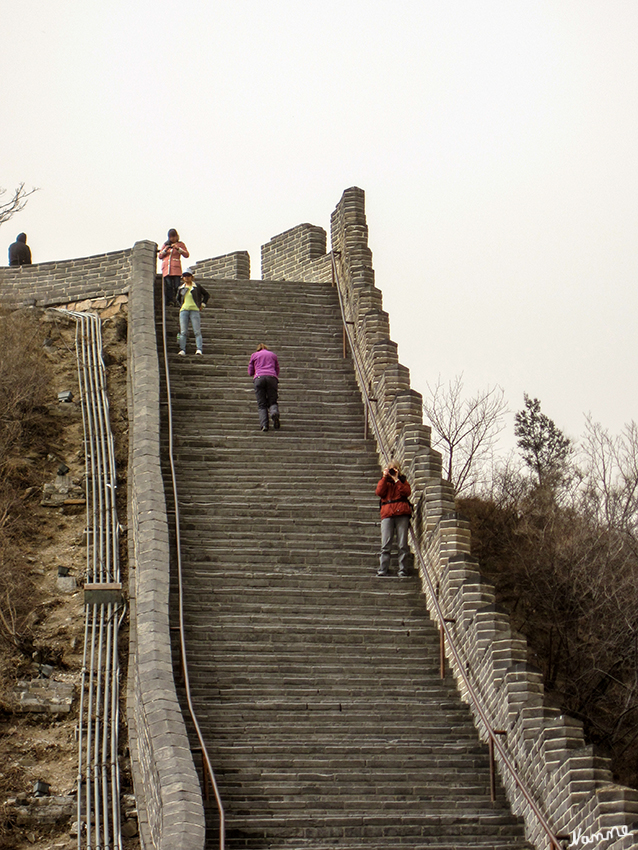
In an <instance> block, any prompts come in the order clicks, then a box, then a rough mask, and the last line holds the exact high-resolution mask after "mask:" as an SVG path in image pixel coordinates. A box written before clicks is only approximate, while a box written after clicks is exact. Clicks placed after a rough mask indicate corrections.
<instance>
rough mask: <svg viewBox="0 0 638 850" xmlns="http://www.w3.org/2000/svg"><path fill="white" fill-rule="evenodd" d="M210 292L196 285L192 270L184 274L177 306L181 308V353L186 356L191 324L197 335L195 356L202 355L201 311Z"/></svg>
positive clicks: (178, 291) (199, 284)
mask: <svg viewBox="0 0 638 850" xmlns="http://www.w3.org/2000/svg"><path fill="white" fill-rule="evenodd" d="M209 297H210V296H209V294H208V292H207V291H206V290H205V289H204V287H203V286H202V285H201V283H195V280H194V278H193V273H192V271H191V270H190V269H186V271H185V272H184V273H183V274H182V285H181V286H180V288H179V289H178V290H177V306H178V307H179V330H180V334H179V353H180V355H181V356H182V357H184V356H185V355H186V336H187V334H188V325H189V322H190V324H191V326H192V328H193V333H194V334H195V346H196V347H197V350H196V352H195V354H199V355H200V356H201V353H202V345H203V340H202V320H201V315H200V310H203V309H204V307H205V306H206V304H207V302H208V299H209Z"/></svg>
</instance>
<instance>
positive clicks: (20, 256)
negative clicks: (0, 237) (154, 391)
mask: <svg viewBox="0 0 638 850" xmlns="http://www.w3.org/2000/svg"><path fill="white" fill-rule="evenodd" d="M9 265H10V266H30V265H31V248H29V246H28V245H27V234H26V233H18V235H17V236H16V241H15V242H14V243H13V244H12V245H9Z"/></svg>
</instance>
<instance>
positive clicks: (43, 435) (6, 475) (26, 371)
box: [0, 311, 59, 656]
mask: <svg viewBox="0 0 638 850" xmlns="http://www.w3.org/2000/svg"><path fill="white" fill-rule="evenodd" d="M44 340H45V332H44V330H43V329H42V326H41V325H40V323H39V322H38V321H37V319H36V318H35V316H33V315H31V314H29V313H23V312H20V311H18V312H14V313H6V312H3V313H0V653H2V652H4V653H9V654H13V653H14V652H15V650H16V649H17V650H19V651H20V652H21V653H22V654H23V655H24V656H30V654H31V652H32V651H33V633H32V628H31V626H30V622H29V621H30V615H31V612H32V611H33V609H34V605H35V604H37V602H38V597H37V593H36V590H35V586H34V585H33V583H32V581H31V580H30V579H29V577H28V570H27V568H26V564H25V562H24V555H23V549H24V546H25V543H28V542H29V541H30V540H32V539H33V538H34V536H35V535H36V534H37V530H38V521H37V519H36V516H35V511H34V510H33V506H34V504H35V503H37V501H38V500H39V498H40V490H41V485H42V483H43V480H44V472H45V469H44V467H45V461H46V456H47V452H48V445H49V444H50V440H51V439H52V438H53V437H54V435H55V433H56V430H57V429H58V428H59V425H58V424H57V423H56V422H55V420H53V419H52V418H51V417H50V416H49V415H48V407H47V405H48V404H50V403H52V402H53V401H55V398H54V396H53V392H52V389H51V387H52V384H53V377H54V376H53V367H52V365H51V363H50V362H49V360H48V359H47V357H46V354H45V351H44Z"/></svg>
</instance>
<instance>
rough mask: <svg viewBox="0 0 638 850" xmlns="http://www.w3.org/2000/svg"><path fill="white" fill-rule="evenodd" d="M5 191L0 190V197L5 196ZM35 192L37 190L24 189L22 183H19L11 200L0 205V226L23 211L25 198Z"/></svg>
mask: <svg viewBox="0 0 638 850" xmlns="http://www.w3.org/2000/svg"><path fill="white" fill-rule="evenodd" d="M6 191H7V190H6V189H0V196H2V195H4V194H6ZM37 191H38V190H37V189H25V188H24V183H20V185H19V186H18V187H17V189H16V190H15V192H14V193H13V197H12V198H11V200H10V201H5V202H4V203H0V225H1V224H4V223H5V222H7V221H9V219H11V218H13V216H14V215H15V214H16V213H19V212H20V210H21V209H24V206H25V204H26V202H27V198H28V197H29V196H30V195H32V194H33V193H34V192H37Z"/></svg>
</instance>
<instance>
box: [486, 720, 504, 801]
mask: <svg viewBox="0 0 638 850" xmlns="http://www.w3.org/2000/svg"><path fill="white" fill-rule="evenodd" d="M494 735H507V732H506V731H505V729H494V730H493V734H491V735H490V737H489V750H490V798H491V800H492V802H493V803H495V802H496V761H495V759H494Z"/></svg>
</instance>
